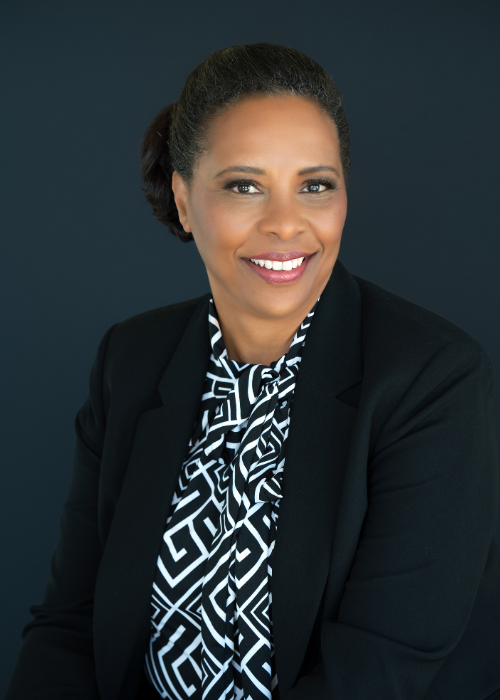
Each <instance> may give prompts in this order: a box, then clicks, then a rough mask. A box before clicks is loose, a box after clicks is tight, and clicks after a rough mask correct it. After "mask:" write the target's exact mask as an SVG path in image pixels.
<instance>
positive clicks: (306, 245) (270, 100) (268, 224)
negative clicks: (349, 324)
mask: <svg viewBox="0 0 500 700" xmlns="http://www.w3.org/2000/svg"><path fill="white" fill-rule="evenodd" d="M172 187H173V190H174V194H175V201H176V204H177V208H178V210H179V219H180V221H181V223H182V225H183V227H184V229H185V230H186V231H188V232H191V233H192V234H193V237H194V240H195V243H196V246H197V248H198V250H199V252H200V255H201V257H202V259H203V261H204V263H205V265H206V268H207V273H208V278H209V282H210V287H211V290H212V294H213V297H214V302H215V305H216V307H217V309H218V312H219V314H220V311H222V310H224V314H225V317H226V318H227V317H228V315H229V314H233V315H234V314H242V315H244V316H248V317H253V318H260V319H272V320H275V321H278V319H283V318H284V317H290V318H292V319H295V318H297V319H298V321H297V325H298V324H299V323H300V321H301V320H302V319H303V318H304V317H305V316H306V315H307V313H308V312H309V311H310V309H311V308H312V307H313V306H314V303H315V302H316V299H317V298H318V297H319V296H320V294H321V292H322V291H323V288H324V287H325V285H326V283H327V281H328V278H329V277H330V274H331V272H332V269H333V266H334V264H335V261H336V259H337V255H338V252H339V248H340V240H341V236H342V229H343V226H344V221H345V217H346V212H347V197H346V190H345V182H344V177H343V174H342V165H341V158H340V150H339V140H338V136H337V130H336V127H335V124H334V123H333V122H332V120H331V119H330V117H329V116H328V115H327V114H326V113H325V112H324V111H322V110H321V109H320V108H319V107H318V106H316V105H315V104H314V103H312V102H310V101H307V100H305V99H303V98H301V97H297V96H291V95H283V96H281V95H280V96H276V97H275V96H258V97H249V98H246V99H244V100H242V101H240V102H238V103H236V104H235V105H233V106H230V107H229V108H227V109H225V110H224V111H223V112H222V113H221V114H220V115H218V116H217V117H216V118H215V119H214V121H213V122H212V124H211V125H210V127H209V130H208V134H207V149H206V150H205V151H204V152H203V154H202V155H201V156H200V158H199V160H198V162H197V164H196V168H195V170H194V173H193V178H192V180H191V182H190V183H189V184H188V183H186V182H185V181H184V180H182V178H181V177H180V176H179V175H178V174H177V173H174V176H173V180H172ZM301 258H304V259H303V261H302V263H301V264H300V259H301ZM252 261H259V262H252ZM262 261H265V262H264V263H263V262H262ZM289 261H292V262H289ZM262 265H263V266H262ZM281 266H283V267H284V269H279V268H280V267H281ZM271 267H272V268H278V269H271ZM290 267H291V268H292V269H289V268H290Z"/></svg>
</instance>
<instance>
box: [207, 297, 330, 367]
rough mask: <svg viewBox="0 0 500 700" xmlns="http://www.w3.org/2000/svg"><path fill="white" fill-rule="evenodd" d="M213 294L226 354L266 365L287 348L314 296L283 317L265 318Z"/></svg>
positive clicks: (232, 358) (245, 361)
mask: <svg viewBox="0 0 500 700" xmlns="http://www.w3.org/2000/svg"><path fill="white" fill-rule="evenodd" d="M213 298H214V303H215V307H216V309H217V316H218V318H219V325H220V329H221V333H222V340H223V341H224V346H225V348H226V351H227V355H228V358H229V359H230V360H235V361H237V362H243V363H246V364H252V365H253V364H255V365H257V364H258V365H265V366H267V367H269V366H270V365H271V363H272V362H275V361H276V360H279V358H280V357H281V356H282V355H284V354H285V353H287V352H288V350H289V348H290V345H291V343H292V340H293V338H294V335H295V333H296V331H297V329H298V328H299V326H300V324H301V323H302V321H303V320H304V318H305V317H306V316H307V314H308V313H309V312H310V310H311V309H312V308H313V306H314V304H315V303H316V299H317V297H315V298H314V300H312V301H311V303H309V304H305V305H304V307H303V308H302V307H301V308H300V309H298V310H297V311H294V312H293V313H292V314H287V315H286V316H284V317H281V318H275V317H272V318H269V317H267V318H266V317H262V316H259V315H257V314H252V313H251V312H245V311H242V310H241V309H239V308H235V307H234V306H233V304H232V303H224V301H225V300H221V299H220V298H218V297H217V295H216V294H213ZM221 302H222V303H221Z"/></svg>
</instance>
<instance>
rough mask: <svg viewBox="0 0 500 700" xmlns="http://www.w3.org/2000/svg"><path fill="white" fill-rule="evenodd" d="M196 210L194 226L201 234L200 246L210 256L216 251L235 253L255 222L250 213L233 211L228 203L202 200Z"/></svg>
mask: <svg viewBox="0 0 500 700" xmlns="http://www.w3.org/2000/svg"><path fill="white" fill-rule="evenodd" d="M198 201H199V206H197V207H195V209H194V212H193V213H194V224H195V226H196V231H197V232H198V234H199V239H200V244H201V245H202V247H203V248H204V250H205V252H206V254H207V255H208V256H213V255H214V253H215V251H217V252H218V253H222V252H223V251H226V252H229V253H230V252H232V251H235V250H236V249H237V248H238V247H239V246H240V245H241V244H242V243H243V242H244V241H245V240H246V239H247V238H248V232H249V230H251V228H252V225H253V223H255V222H254V220H253V218H252V217H251V216H250V217H249V216H248V212H247V213H246V215H245V212H243V211H242V210H241V207H240V208H239V209H237V208H234V209H232V208H231V207H230V206H228V205H227V203H226V202H217V201H215V202H214V201H210V199H209V198H207V199H206V200H205V201H202V200H201V199H199V200H198Z"/></svg>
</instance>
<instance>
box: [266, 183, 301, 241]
mask: <svg viewBox="0 0 500 700" xmlns="http://www.w3.org/2000/svg"><path fill="white" fill-rule="evenodd" d="M258 229H259V233H262V234H264V235H274V236H277V237H278V238H280V239H281V240H284V241H286V240H289V239H290V238H293V236H296V235H297V234H299V233H303V232H304V231H305V229H306V222H305V220H304V218H303V216H302V213H301V211H300V206H299V204H298V202H297V201H296V199H295V197H294V196H293V195H292V196H290V195H288V194H285V193H283V192H281V193H275V194H273V195H271V196H270V197H269V199H268V200H267V202H266V205H265V208H264V210H263V211H262V215H261V217H260V220H259V224H258Z"/></svg>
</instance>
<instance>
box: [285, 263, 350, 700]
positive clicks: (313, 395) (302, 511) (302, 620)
mask: <svg viewBox="0 0 500 700" xmlns="http://www.w3.org/2000/svg"><path fill="white" fill-rule="evenodd" d="M361 379H362V357H361V301H360V290H359V287H358V285H357V283H356V281H355V280H354V278H353V277H352V276H351V275H350V274H349V273H348V272H347V270H346V269H345V267H344V266H343V265H342V264H341V263H340V261H337V262H336V264H335V267H334V269H333V272H332V275H331V277H330V280H329V281H328V283H327V285H326V287H325V289H324V291H323V294H322V295H321V300H320V302H319V304H318V307H317V310H316V312H315V315H314V319H313V322H312V324H311V327H310V329H309V331H308V334H307V338H306V344H305V347H304V350H303V355H302V361H301V366H300V371H299V374H298V377H297V384H296V387H295V393H294V399H293V403H292V408H291V413H290V433H289V437H288V440H287V443H286V452H285V471H284V476H283V500H282V501H281V502H280V507H279V516H278V522H277V535H276V544H275V552H274V557H273V565H272V568H273V576H272V592H273V602H272V619H273V636H274V647H275V656H276V671H277V676H278V686H279V688H280V694H281V695H282V696H283V695H286V693H287V691H288V690H289V689H290V688H291V687H292V685H293V684H294V681H295V680H296V677H297V674H298V672H299V670H300V667H301V664H302V661H303V658H304V655H305V652H306V649H307V645H308V642H309V639H310V635H311V631H312V627H313V625H314V621H315V619H316V615H317V612H318V609H319V606H320V602H321V598H322V595H323V592H324V590H325V586H326V581H327V577H328V571H329V568H330V557H331V549H332V544H333V536H334V532H335V523H336V518H337V510H338V504H339V500H340V494H341V489H342V481H343V477H344V471H345V467H346V464H347V459H348V452H349V447H350V441H351V435H352V431H353V427H354V421H355V419H356V415H357V411H356V409H355V408H354V407H352V406H349V405H348V404H346V403H343V402H341V401H340V400H339V399H337V398H336V396H337V395H338V394H339V393H340V392H342V391H343V390H344V389H346V388H347V387H349V386H352V385H354V384H356V383H358V382H359V381H360V380H361Z"/></svg>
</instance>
